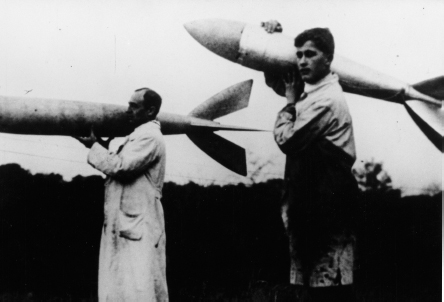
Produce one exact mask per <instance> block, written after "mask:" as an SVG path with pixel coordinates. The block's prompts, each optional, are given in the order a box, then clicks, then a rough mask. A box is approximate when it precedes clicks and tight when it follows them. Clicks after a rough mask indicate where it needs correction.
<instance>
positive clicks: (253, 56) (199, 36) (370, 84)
mask: <svg viewBox="0 0 444 302" xmlns="http://www.w3.org/2000/svg"><path fill="white" fill-rule="evenodd" d="M185 28H186V30H187V31H188V32H189V33H190V35H191V36H192V37H193V38H194V39H196V40H197V41H198V42H199V43H200V44H202V45H203V46H205V47H206V48H208V49H209V50H210V51H212V52H214V53H216V54H218V55H220V56H222V57H224V58H226V59H228V60H230V61H232V62H235V63H238V64H241V65H243V66H245V67H249V68H252V69H255V70H258V71H265V72H276V73H281V72H284V71H286V70H289V68H290V67H292V66H295V64H296V47H295V46H294V39H293V38H292V37H289V36H286V35H284V34H282V33H273V34H269V33H267V32H266V31H265V30H264V29H263V28H261V27H260V26H256V25H251V24H246V23H242V22H237V21H228V20H221V19H204V20H197V21H192V22H189V23H187V24H185ZM331 69H332V71H333V72H335V73H336V74H337V75H338V76H339V82H340V84H341V86H342V88H343V89H344V91H345V92H350V93H355V94H360V95H364V96H368V97H373V98H378V99H383V100H388V101H394V102H399V103H401V102H402V101H403V100H404V98H407V99H416V100H421V101H424V102H428V103H432V104H436V105H439V106H440V105H441V102H440V101H439V100H436V99H435V98H433V97H430V96H428V95H425V94H423V93H421V92H419V91H417V90H416V89H414V88H413V87H412V86H410V85H409V84H407V83H405V82H403V81H400V80H397V79H395V78H393V77H390V76H388V75H385V74H383V73H381V72H378V71H376V70H374V69H371V68H369V67H366V66H364V65H361V64H358V63H356V62H353V61H351V60H349V59H347V58H345V57H342V56H341V55H338V54H335V56H334V59H333V62H332V66H331Z"/></svg>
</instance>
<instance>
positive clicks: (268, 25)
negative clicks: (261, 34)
mask: <svg viewBox="0 0 444 302" xmlns="http://www.w3.org/2000/svg"><path fill="white" fill-rule="evenodd" d="M261 26H262V27H263V28H264V29H265V31H266V32H268V33H270V34H272V33H274V32H278V33H281V32H282V25H281V24H280V23H279V22H278V21H276V20H270V21H267V22H261Z"/></svg>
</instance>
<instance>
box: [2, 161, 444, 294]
mask: <svg viewBox="0 0 444 302" xmlns="http://www.w3.org/2000/svg"><path fill="white" fill-rule="evenodd" d="M375 164H376V165H377V164H378V163H374V162H373V165H375ZM367 168H368V170H369V171H373V172H374V173H376V172H377V173H376V174H379V173H380V172H381V170H382V167H380V168H381V169H379V168H378V167H376V168H375V167H373V168H372V167H371V166H367ZM375 171H376V172H375ZM361 172H362V171H361ZM361 172H359V171H356V173H358V174H359V173H361ZM373 172H372V173H373ZM361 176H362V175H361ZM373 176H374V177H372V176H371V173H369V176H368V179H370V180H371V179H374V178H375V177H376V176H375V175H373ZM364 179H365V178H361V183H360V184H361V186H364V187H365V183H366V182H365V181H364ZM381 179H384V183H385V185H384V186H382V188H383V189H378V186H374V182H373V181H368V183H369V184H371V185H372V186H373V189H371V188H370V189H369V188H367V189H365V190H364V189H363V193H362V196H361V199H360V201H359V206H360V209H361V212H360V215H359V217H356V219H358V222H359V237H358V260H357V264H358V269H357V271H356V280H355V291H356V295H357V297H358V299H359V301H440V299H441V219H442V217H441V210H442V192H441V193H438V194H435V195H434V196H429V195H421V196H409V197H401V195H400V193H399V191H398V190H395V189H393V188H391V187H390V186H389V181H388V180H387V178H386V177H383V178H381ZM103 182H104V181H103V178H102V177H100V176H89V177H81V176H78V177H75V178H73V179H72V181H69V182H67V181H64V180H63V178H62V177H61V176H60V175H55V174H50V175H43V174H36V175H32V174H31V173H29V172H28V171H26V170H24V169H22V168H21V167H20V166H19V165H17V164H8V165H4V166H0V190H1V194H0V240H1V244H0V301H95V300H96V289H97V270H98V254H99V243H100V241H99V240H100V234H101V227H102V221H103V213H102V210H103ZM281 186H282V180H279V179H275V180H269V181H267V182H265V183H257V184H253V185H251V186H245V185H230V186H224V187H221V186H214V185H213V186H207V187H203V186H199V185H196V184H193V183H189V184H186V185H177V184H174V183H166V184H165V187H164V197H163V201H162V202H163V205H164V210H165V219H166V233H167V261H168V262H167V277H168V283H169V290H170V295H171V301H173V302H174V301H275V300H274V299H275V298H276V297H278V296H279V295H281V296H282V297H283V296H285V294H286V291H287V292H288V291H289V290H291V289H289V286H288V284H287V280H288V277H287V276H288V267H289V258H288V252H287V241H286V237H285V233H284V229H283V225H282V223H281V220H280V212H279V199H280V192H281ZM280 301H281V300H280ZM282 301H284V300H282Z"/></svg>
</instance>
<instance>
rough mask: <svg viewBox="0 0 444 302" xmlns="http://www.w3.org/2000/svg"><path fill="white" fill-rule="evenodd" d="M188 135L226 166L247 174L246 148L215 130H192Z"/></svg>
mask: <svg viewBox="0 0 444 302" xmlns="http://www.w3.org/2000/svg"><path fill="white" fill-rule="evenodd" d="M187 136H188V137H189V138H190V140H191V141H192V142H193V143H194V144H196V146H198V147H199V148H200V149H201V150H202V151H204V152H205V153H206V154H208V155H209V156H210V157H211V158H212V159H214V160H215V161H217V162H218V163H220V164H221V165H222V166H224V167H225V168H227V169H229V170H231V171H233V172H235V173H237V174H240V175H243V176H246V175H247V163H246V154H245V149H244V148H242V147H240V146H238V145H236V144H234V143H232V142H230V141H228V140H226V139H224V138H222V137H220V136H219V135H217V134H215V133H213V132H208V131H205V132H204V131H202V132H192V133H187Z"/></svg>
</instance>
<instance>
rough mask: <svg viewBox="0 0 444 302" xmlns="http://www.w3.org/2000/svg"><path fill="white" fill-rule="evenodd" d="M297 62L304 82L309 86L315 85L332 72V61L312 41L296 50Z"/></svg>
mask: <svg viewBox="0 0 444 302" xmlns="http://www.w3.org/2000/svg"><path fill="white" fill-rule="evenodd" d="M296 62H297V64H298V68H299V72H300V73H301V77H302V80H303V81H304V82H306V83H308V84H315V83H316V82H318V81H319V80H320V79H322V78H323V77H325V76H326V75H327V74H328V73H329V72H330V63H331V59H330V58H329V57H328V56H327V55H326V54H324V53H323V52H322V51H320V50H319V49H318V48H317V47H316V45H315V44H314V43H313V42H312V41H307V42H305V44H304V45H302V46H301V47H297V48H296Z"/></svg>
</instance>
